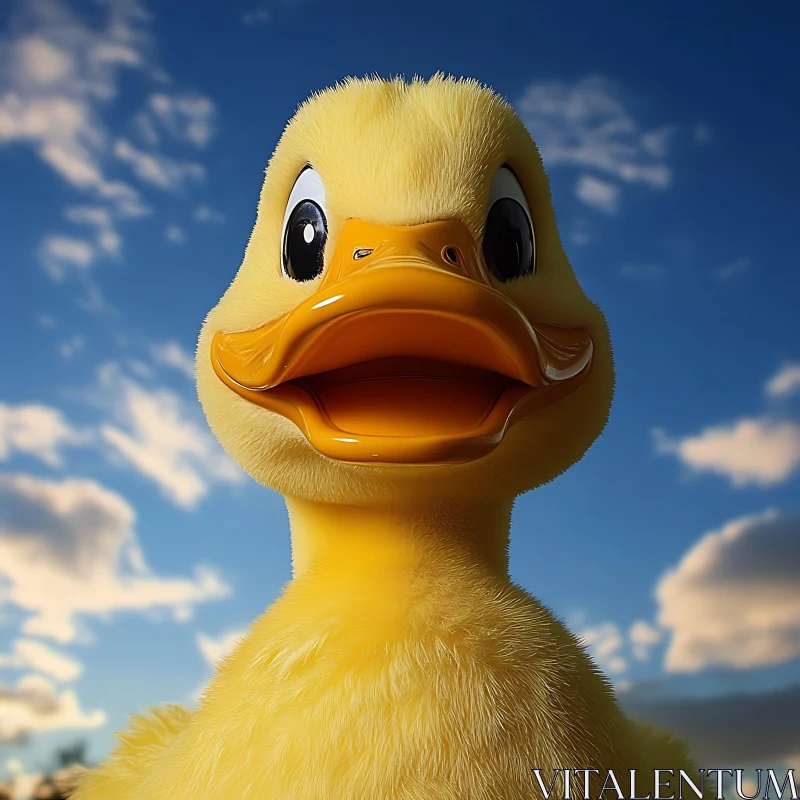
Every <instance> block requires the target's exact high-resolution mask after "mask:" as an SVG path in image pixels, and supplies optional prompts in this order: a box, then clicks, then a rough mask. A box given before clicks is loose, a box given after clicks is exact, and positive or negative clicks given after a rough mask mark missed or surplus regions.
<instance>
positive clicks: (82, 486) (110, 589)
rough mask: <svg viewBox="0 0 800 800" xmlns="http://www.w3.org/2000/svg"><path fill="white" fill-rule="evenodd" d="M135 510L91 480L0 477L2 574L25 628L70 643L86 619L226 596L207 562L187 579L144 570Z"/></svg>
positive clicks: (181, 611) (182, 608)
mask: <svg viewBox="0 0 800 800" xmlns="http://www.w3.org/2000/svg"><path fill="white" fill-rule="evenodd" d="M135 518H136V515H135V513H134V510H133V508H131V506H130V505H129V504H128V502H127V501H126V500H125V499H124V498H123V497H121V496H120V495H118V494H116V493H115V492H112V491H111V490H109V489H107V488H105V487H103V486H101V485H100V484H98V483H96V482H95V481H90V480H80V479H65V480H62V481H48V480H42V479H40V478H35V477H32V476H28V475H9V474H5V475H0V574H2V575H3V576H4V578H5V583H6V591H5V601H6V602H7V603H9V604H11V605H12V606H15V607H17V608H19V609H21V610H23V611H27V612H29V616H28V617H27V618H26V619H25V621H24V623H23V625H22V631H23V633H25V634H27V635H29V636H41V637H49V638H52V639H55V640H57V641H59V642H62V643H63V642H70V641H73V640H74V639H76V638H77V637H78V635H79V633H81V632H82V630H83V628H82V627H81V624H82V622H83V621H84V620H85V618H87V617H103V618H107V617H108V615H109V614H111V613H113V612H119V611H140V612H141V611H147V610H151V609H157V608H165V609H168V610H171V611H172V612H173V615H175V616H176V618H178V619H185V618H186V617H187V613H186V612H187V609H190V608H191V607H192V606H193V605H194V604H196V603H201V602H207V601H210V600H216V599H219V598H221V597H226V596H228V595H229V594H230V588H229V587H228V586H227V585H226V584H225V583H224V582H223V581H222V580H221V578H220V577H219V576H218V574H217V573H216V572H215V571H214V570H212V569H210V568H208V567H198V568H197V569H196V570H195V574H194V576H193V577H191V578H180V577H175V578H170V577H161V576H159V575H156V574H154V573H153V571H152V570H151V569H150V568H149V567H148V565H147V563H146V561H145V558H144V554H143V552H142V550H141V547H140V545H139V542H138V539H137V536H136V533H135V530H134V523H135Z"/></svg>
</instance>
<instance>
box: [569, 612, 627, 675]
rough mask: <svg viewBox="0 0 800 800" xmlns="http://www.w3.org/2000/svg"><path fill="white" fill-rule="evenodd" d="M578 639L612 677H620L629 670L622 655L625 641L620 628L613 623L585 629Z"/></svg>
mask: <svg viewBox="0 0 800 800" xmlns="http://www.w3.org/2000/svg"><path fill="white" fill-rule="evenodd" d="M578 637H579V638H580V639H581V640H582V641H583V642H584V644H585V645H586V646H587V647H588V648H589V650H590V652H591V654H592V656H593V657H594V659H595V661H597V663H598V664H600V666H602V667H603V668H604V669H606V670H607V671H608V672H609V673H610V674H612V675H620V674H621V673H623V672H625V671H626V670H627V669H628V662H627V661H626V659H625V658H623V657H622V655H620V650H621V649H622V646H623V644H624V643H625V640H624V639H623V636H622V633H620V630H619V626H618V625H616V624H615V623H613V622H604V623H603V624H601V625H597V626H594V627H589V628H584V629H583V630H582V631H580V632H579V633H578Z"/></svg>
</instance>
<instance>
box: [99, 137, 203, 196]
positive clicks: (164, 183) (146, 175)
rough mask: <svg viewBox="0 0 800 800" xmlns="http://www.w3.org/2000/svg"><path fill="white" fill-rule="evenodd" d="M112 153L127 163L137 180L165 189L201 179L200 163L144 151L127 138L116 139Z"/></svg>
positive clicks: (175, 188)
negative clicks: (176, 159) (177, 159)
mask: <svg viewBox="0 0 800 800" xmlns="http://www.w3.org/2000/svg"><path fill="white" fill-rule="evenodd" d="M114 155H115V156H116V157H117V158H118V159H120V161H123V162H125V163H126V164H128V165H129V166H130V167H131V169H132V170H133V172H134V174H135V175H136V176H137V177H138V178H139V180H142V181H144V182H145V183H151V184H153V185H154V186H158V188H159V189H164V190H166V191H178V190H180V189H182V188H183V187H184V185H185V184H186V183H187V182H188V181H201V180H203V179H204V178H205V169H204V168H203V166H202V165H201V164H196V163H192V162H183V161H175V160H174V159H171V158H167V157H166V156H161V155H157V154H155V153H146V152H145V151H144V150H139V149H137V148H136V147H134V146H133V145H132V144H131V143H130V142H129V141H128V140H127V139H117V141H116V142H115V143H114Z"/></svg>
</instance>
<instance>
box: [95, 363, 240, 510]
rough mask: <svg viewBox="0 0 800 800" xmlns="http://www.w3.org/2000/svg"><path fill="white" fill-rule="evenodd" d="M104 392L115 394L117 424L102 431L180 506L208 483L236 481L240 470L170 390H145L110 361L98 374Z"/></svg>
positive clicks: (197, 497)
mask: <svg viewBox="0 0 800 800" xmlns="http://www.w3.org/2000/svg"><path fill="white" fill-rule="evenodd" d="M101 381H102V382H103V385H104V388H105V391H106V392H107V393H116V396H115V400H114V412H115V417H116V420H117V422H118V424H117V425H111V424H107V425H103V426H102V428H101V433H102V436H103V438H104V440H105V441H106V443H107V444H108V445H109V447H110V448H111V450H112V451H113V453H115V454H116V455H118V456H120V457H121V458H122V459H124V460H125V461H126V462H127V463H128V464H130V465H131V466H132V467H134V468H135V469H136V470H137V471H139V472H140V473H141V474H142V475H144V476H145V477H146V478H148V479H150V480H152V481H154V482H155V483H156V484H157V485H158V486H159V487H160V489H161V490H162V492H163V493H164V494H165V495H166V496H167V497H168V498H169V499H170V500H171V501H172V502H173V503H175V504H176V505H178V506H181V507H182V508H186V509H191V508H194V507H195V506H196V505H197V503H198V502H199V501H200V499H201V498H202V497H203V496H204V495H205V494H206V493H207V492H208V490H209V487H210V485H211V484H213V483H219V482H223V483H236V482H238V481H239V480H241V479H242V473H241V472H240V470H239V469H238V467H236V465H235V464H234V463H233V462H232V461H231V460H230V459H229V458H228V456H227V455H226V454H225V453H224V451H223V450H222V448H220V446H219V445H218V444H217V442H216V440H215V439H214V438H213V437H212V436H211V434H210V433H209V432H208V430H207V429H206V427H205V426H204V425H202V424H201V422H200V421H199V419H198V414H197V413H196V412H194V409H190V408H189V407H188V406H187V404H186V403H185V402H184V401H183V400H182V399H181V398H180V397H179V396H178V395H177V394H175V393H174V392H171V391H169V390H166V389H157V390H148V389H146V388H144V387H143V386H141V385H140V384H138V383H136V382H135V381H132V380H130V379H128V378H126V377H124V376H122V375H121V373H120V372H119V370H118V369H117V368H116V367H114V366H110V367H107V368H106V369H105V370H104V371H103V372H102V373H101Z"/></svg>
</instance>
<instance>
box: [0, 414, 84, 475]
mask: <svg viewBox="0 0 800 800" xmlns="http://www.w3.org/2000/svg"><path fill="white" fill-rule="evenodd" d="M88 435H89V434H88V433H87V432H86V431H81V430H79V429H78V428H76V427H74V426H73V425H71V424H70V423H69V422H68V421H67V420H66V418H65V417H64V415H63V414H62V413H61V412H60V411H59V410H57V409H55V408H51V407H50V406H45V405H41V404H39V403H30V404H27V405H19V406H11V405H6V404H5V403H0V461H7V460H8V459H10V458H11V456H12V455H13V454H14V453H24V454H26V455H29V456H34V457H35V458H38V459H39V460H40V461H42V462H44V463H45V464H47V465H48V466H50V467H60V466H61V465H62V460H63V459H62V456H63V450H64V448H66V447H71V446H76V445H80V444H84V443H85V442H86V441H87V438H88Z"/></svg>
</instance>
